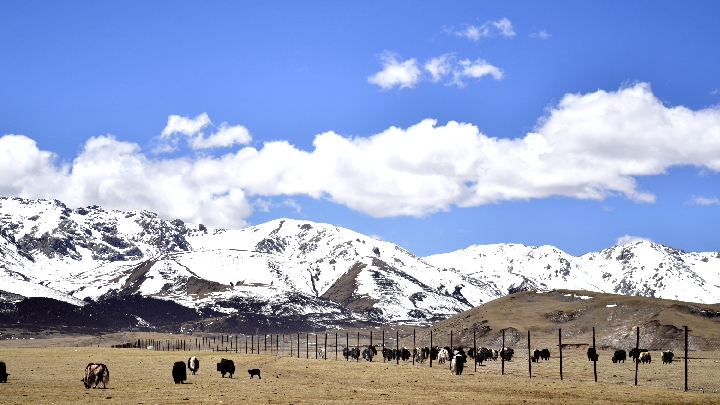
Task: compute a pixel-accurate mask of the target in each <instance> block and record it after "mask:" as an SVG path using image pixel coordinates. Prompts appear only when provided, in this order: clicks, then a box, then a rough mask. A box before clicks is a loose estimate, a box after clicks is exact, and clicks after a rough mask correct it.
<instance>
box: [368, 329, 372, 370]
mask: <svg viewBox="0 0 720 405" xmlns="http://www.w3.org/2000/svg"><path fill="white" fill-rule="evenodd" d="M372 332H373V331H370V352H369V353H368V354H369V355H370V362H371V363H372V359H373V354H372V350H373V347H372Z"/></svg>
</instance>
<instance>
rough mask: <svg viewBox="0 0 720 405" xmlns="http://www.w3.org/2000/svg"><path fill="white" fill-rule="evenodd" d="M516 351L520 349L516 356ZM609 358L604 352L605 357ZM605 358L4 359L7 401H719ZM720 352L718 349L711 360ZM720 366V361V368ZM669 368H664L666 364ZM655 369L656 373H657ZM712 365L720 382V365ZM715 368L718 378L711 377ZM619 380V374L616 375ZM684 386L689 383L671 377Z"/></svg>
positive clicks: (23, 351)
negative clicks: (192, 367)
mask: <svg viewBox="0 0 720 405" xmlns="http://www.w3.org/2000/svg"><path fill="white" fill-rule="evenodd" d="M193 354H195V355H197V356H198V358H199V359H200V362H201V364H200V371H199V373H198V375H196V376H191V375H188V378H189V379H188V381H187V384H182V385H176V384H174V383H173V381H172V377H171V373H170V372H171V369H172V364H173V362H175V361H187V359H188V357H189V356H191V355H193ZM516 354H517V352H516ZM603 356H604V357H603ZM608 356H609V354H608V353H601V358H604V359H605V361H604V362H601V363H598V364H599V366H598V367H599V374H600V375H601V376H602V378H601V379H600V381H601V382H598V383H595V382H592V378H593V377H592V363H591V362H588V361H587V359H585V360H583V356H582V355H581V353H580V352H579V351H576V352H575V353H568V357H567V358H566V360H565V361H564V370H565V372H564V376H565V380H564V381H560V380H559V379H558V360H557V358H555V357H554V358H553V359H552V360H551V361H550V362H545V363H540V364H533V367H534V371H533V373H534V378H532V379H529V378H528V376H527V361H526V359H525V358H524V356H522V357H521V356H518V357H517V358H516V359H515V360H513V362H510V363H506V371H507V373H509V375H505V376H502V375H499V373H500V362H490V363H488V364H487V365H486V366H483V367H479V368H478V371H477V372H474V371H473V369H472V366H470V368H469V369H466V372H465V373H464V374H463V375H462V376H454V375H451V374H450V372H449V371H448V369H447V368H446V366H441V365H438V364H434V365H433V367H432V368H430V367H428V364H427V363H426V364H424V365H416V366H412V364H411V363H410V362H408V363H407V364H402V363H401V364H400V365H396V364H395V363H383V362H382V359H381V358H380V361H379V362H378V361H377V359H378V358H377V357H376V359H375V360H376V361H374V362H372V363H369V362H364V361H362V360H361V361H360V362H359V363H354V362H345V361H335V360H334V351H333V352H331V356H329V359H328V360H326V361H324V360H315V359H310V360H307V359H297V358H290V357H277V356H274V355H245V354H244V353H243V354H239V353H238V354H235V353H227V354H225V353H217V352H158V351H150V350H140V349H110V348H106V347H105V348H97V347H47V348H30V347H18V346H13V347H10V346H8V345H6V344H3V343H0V361H4V362H5V363H6V364H7V366H8V372H9V373H10V377H9V379H8V383H7V384H0V403H2V404H23V405H25V404H113V403H114V404H138V405H140V404H143V405H144V404H223V405H226V404H246V403H247V404H344V403H353V404H411V405H423V404H450V403H452V404H462V403H468V404H470V403H492V404H525V403H530V404H559V403H568V404H591V403H592V404H612V405H617V404H720V394H716V393H708V392H699V391H694V392H682V391H679V390H676V389H667V388H659V387H653V386H649V385H650V384H652V381H653V379H654V378H656V377H655V375H657V373H668V372H670V373H674V374H676V375H675V377H678V376H681V375H682V374H681V371H682V364H681V363H673V364H672V365H670V366H663V365H661V364H659V361H657V362H656V363H658V364H655V363H653V364H652V365H650V366H649V367H645V368H643V369H641V378H640V384H641V386H639V387H635V386H633V385H632V384H633V375H634V374H633V373H634V364H633V363H632V362H629V363H626V364H618V365H614V364H612V363H610V362H609V360H607V359H608V358H609V357H608ZM221 357H227V358H230V359H233V360H234V361H235V365H236V367H237V373H236V374H235V377H234V378H233V379H228V378H225V379H222V378H220V374H219V373H218V372H216V371H215V363H216V362H218V361H219V360H220V358H221ZM717 358H720V355H719V354H718V353H715V354H713V358H710V359H708V360H707V361H709V362H711V363H712V362H716V361H717ZM89 362H99V363H105V364H107V366H108V368H109V369H110V377H111V378H110V384H109V385H108V388H107V389H105V390H103V389H90V390H86V389H85V388H84V387H83V385H82V383H81V382H80V379H81V377H82V372H83V369H84V367H85V365H86V364H87V363H89ZM715 366H717V364H715ZM663 367H664V368H663ZM250 368H260V369H261V370H262V377H263V378H262V379H261V380H258V379H257V378H255V379H253V380H250V379H249V378H248V374H247V371H246V370H247V369H250ZM651 370H652V371H651ZM707 370H710V371H712V373H711V372H708V371H705V372H704V373H703V374H705V378H709V379H715V380H717V378H718V375H719V374H720V373H718V372H719V371H720V367H713V368H709V369H707ZM710 374H712V375H710ZM610 376H614V377H610ZM673 381H677V382H678V384H677V385H679V386H681V381H682V380H681V379H680V380H677V378H673Z"/></svg>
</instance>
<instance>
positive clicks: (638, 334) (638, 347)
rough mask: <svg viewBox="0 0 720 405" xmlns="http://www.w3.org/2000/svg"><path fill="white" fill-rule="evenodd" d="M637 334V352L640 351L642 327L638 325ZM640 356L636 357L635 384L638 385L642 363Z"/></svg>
mask: <svg viewBox="0 0 720 405" xmlns="http://www.w3.org/2000/svg"><path fill="white" fill-rule="evenodd" d="M635 334H636V335H637V343H636V344H635V349H636V350H635V352H636V353H638V352H639V351H640V327H639V326H638V327H637V329H636V330H635ZM638 360H640V356H638V357H637V358H636V359H635V385H636V386H637V375H638V366H639V365H640V362H639V361H638Z"/></svg>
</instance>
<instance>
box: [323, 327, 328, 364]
mask: <svg viewBox="0 0 720 405" xmlns="http://www.w3.org/2000/svg"><path fill="white" fill-rule="evenodd" d="M323 350H324V351H323V356H324V357H323V360H327V332H325V349H323Z"/></svg>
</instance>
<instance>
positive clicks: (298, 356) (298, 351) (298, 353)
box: [297, 333, 300, 359]
mask: <svg viewBox="0 0 720 405" xmlns="http://www.w3.org/2000/svg"><path fill="white" fill-rule="evenodd" d="M297 358H298V359H299V358H300V334H299V333H298V349H297Z"/></svg>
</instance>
